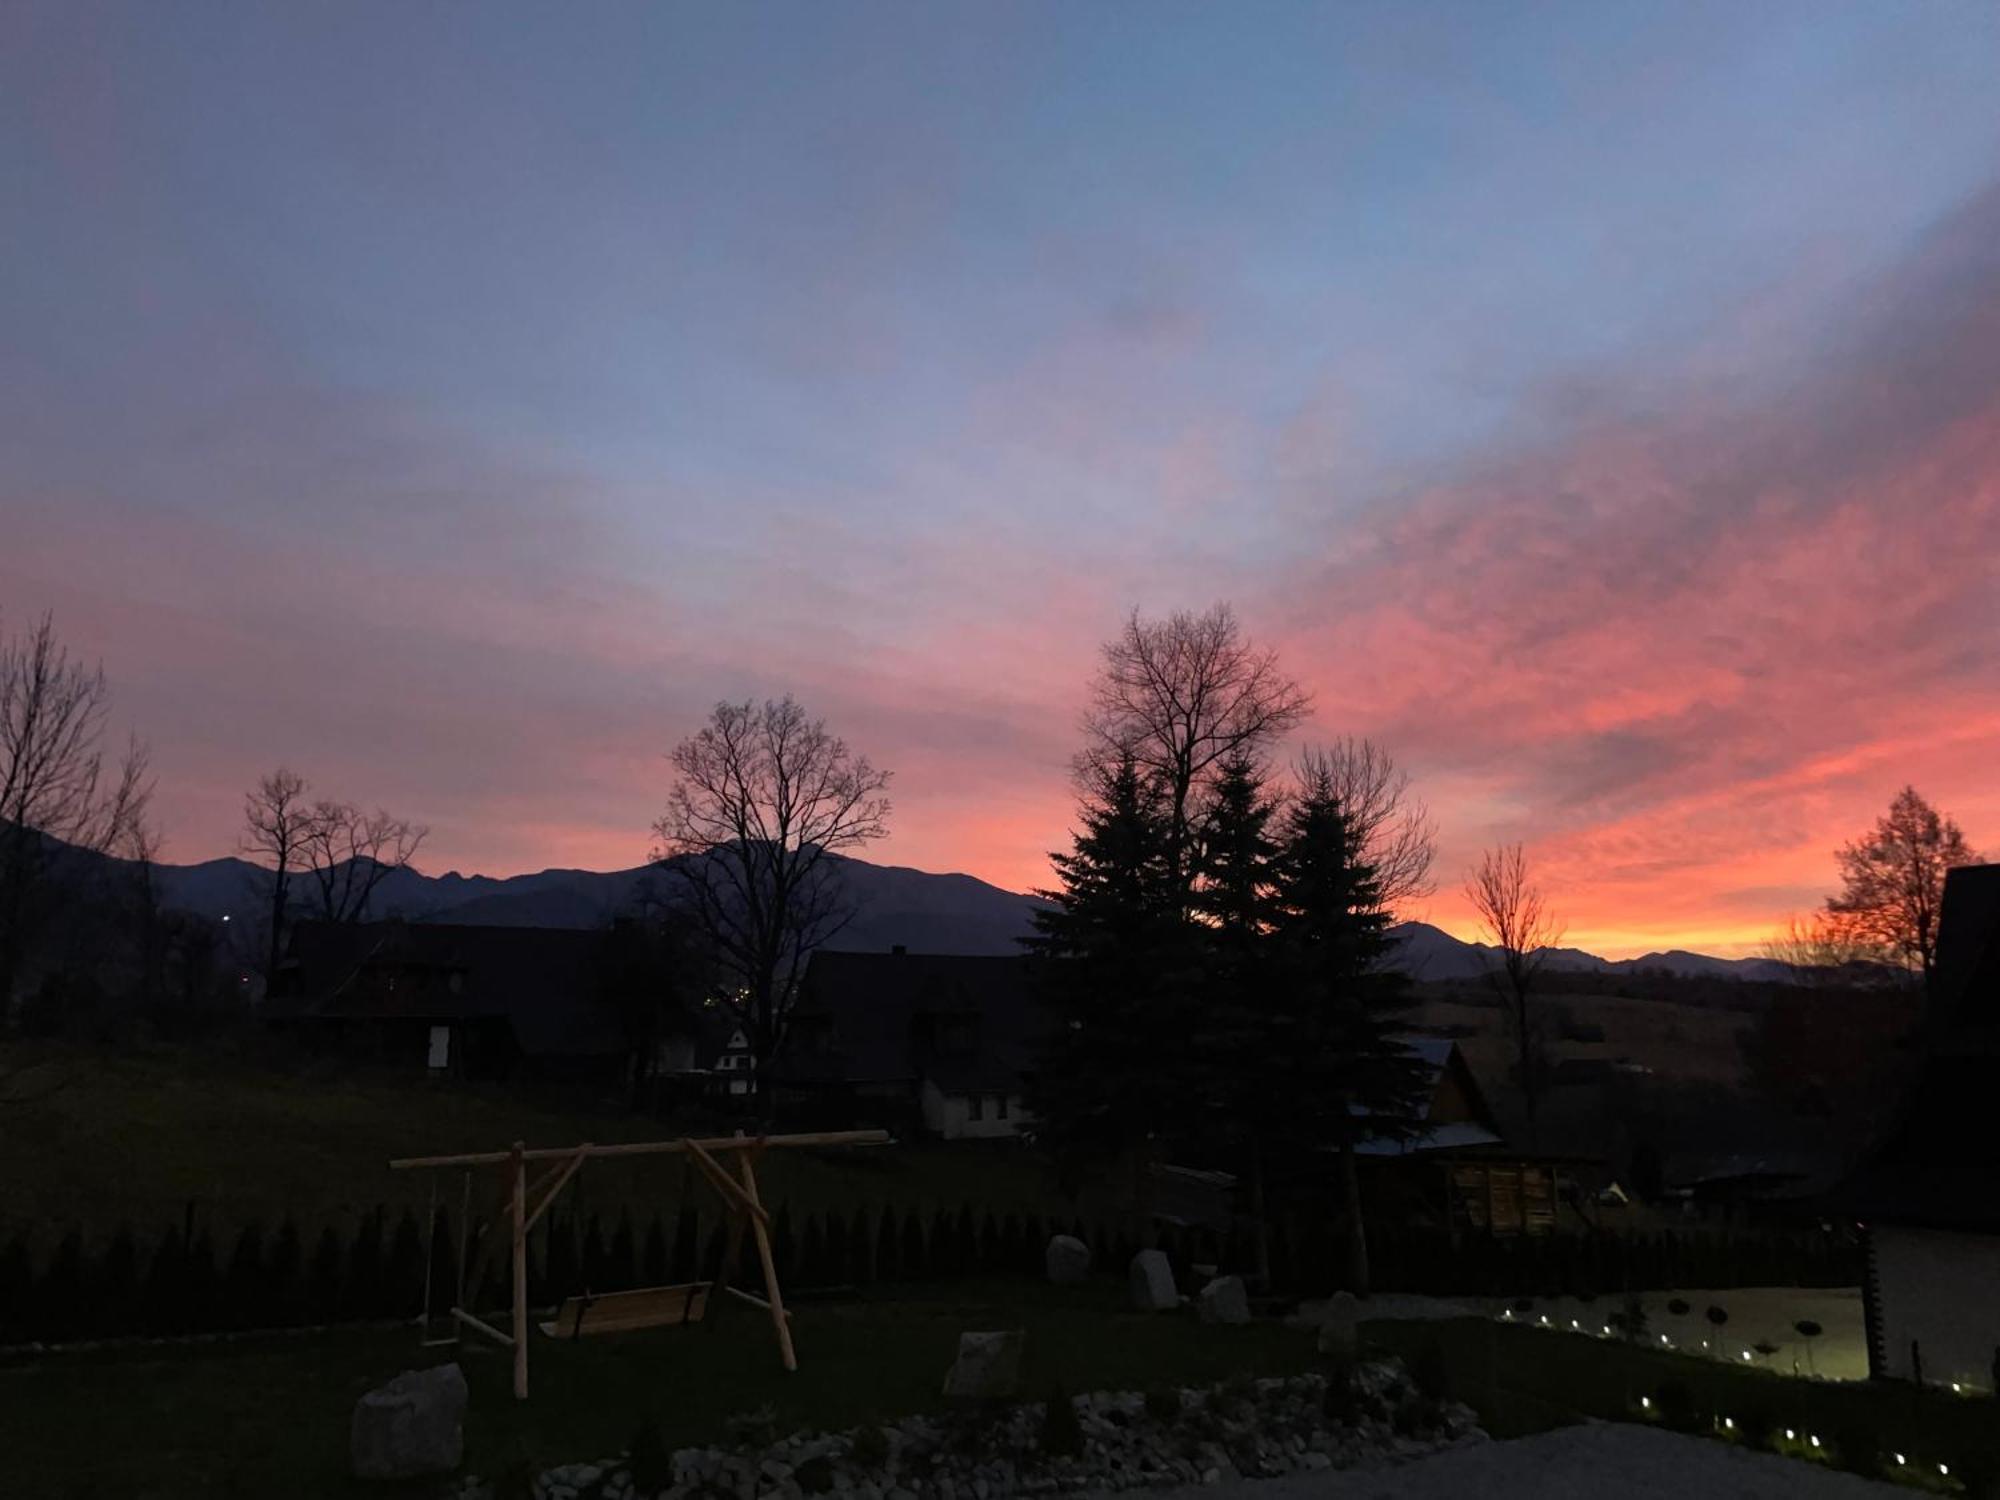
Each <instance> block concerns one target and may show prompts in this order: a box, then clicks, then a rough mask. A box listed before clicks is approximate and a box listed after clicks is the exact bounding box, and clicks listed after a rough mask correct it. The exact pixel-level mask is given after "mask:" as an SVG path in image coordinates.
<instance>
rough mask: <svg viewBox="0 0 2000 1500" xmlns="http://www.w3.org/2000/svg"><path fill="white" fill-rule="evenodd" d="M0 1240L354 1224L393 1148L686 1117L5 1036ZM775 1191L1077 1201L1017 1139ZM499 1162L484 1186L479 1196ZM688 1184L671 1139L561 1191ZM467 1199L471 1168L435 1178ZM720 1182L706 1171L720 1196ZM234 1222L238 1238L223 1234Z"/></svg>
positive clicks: (796, 1160) (391, 1199)
mask: <svg viewBox="0 0 2000 1500" xmlns="http://www.w3.org/2000/svg"><path fill="white" fill-rule="evenodd" d="M0 1079H4V1093H5V1095H7V1096H8V1102H7V1103H6V1104H5V1105H4V1111H5V1114H4V1123H5V1127H6V1128H5V1129H4V1130H0V1181H4V1182H5V1183H6V1184H7V1192H6V1193H5V1194H4V1195H0V1239H4V1238H6V1237H10V1236H12V1235H13V1234H15V1233H17V1232H23V1231H25V1232H26V1233H27V1234H28V1235H30V1236H31V1237H32V1239H33V1241H34V1243H35V1244H36V1245H37V1246H38V1247H39V1248H40V1249H42V1250H43V1251H45V1250H46V1248H47V1247H48V1246H49V1245H51V1244H52V1243H53V1242H54V1241H55V1240H56V1239H59V1238H60V1237H61V1236H62V1235H63V1234H64V1233H66V1232H68V1231H69V1230H71V1229H77V1230H80V1231H81V1232H82V1233H83V1234H84V1236H85V1237H86V1238H87V1239H89V1240H91V1241H97V1240H100V1239H103V1238H108V1237H109V1236H110V1235H111V1234H113V1233H114V1232H115V1231H116V1230H117V1228H118V1227H119V1225H120V1224H121V1223H124V1224H130V1225H131V1226H132V1228H133V1229H134V1230H135V1231H136V1232H137V1233H138V1234H139V1235H140V1236H141V1237H142V1239H149V1238H150V1236H152V1235H153V1234H155V1233H157V1232H158V1230H159V1229H160V1228H161V1227H162V1226H163V1225H166V1224H170V1223H171V1224H178V1223H179V1222H180V1221H181V1217H182V1214H183V1213H184V1212H185V1210H186V1206H187V1205H188V1204H190V1203H193V1204H194V1205H196V1212H197V1215H198V1216H199V1218H200V1220H201V1222H203V1223H205V1224H207V1225H209V1226H211V1227H212V1228H213V1229H214V1230H215V1231H216V1232H217V1233H218V1234H221V1235H229V1234H233V1233H234V1232H235V1231H236V1230H237V1229H238V1228H240V1227H241V1226H242V1225H243V1224H245V1223H247V1222H249V1221H251V1220H253V1219H254V1220H258V1221H260V1222H262V1223H263V1224H264V1225H265V1226H266V1228H267V1229H268V1228H270V1227H273V1226H275V1225H276V1224H277V1223H278V1222H279V1221H280V1220H281V1219H283V1218H284V1217H285V1216H286V1215H290V1216H291V1217H292V1218H294V1219H295V1220H296V1221H297V1222H298V1223H299V1225H300V1226H301V1228H302V1230H304V1231H306V1232H307V1235H308V1243H310V1237H311V1235H312V1234H313V1233H316V1232H317V1231H318V1230H319V1229H320V1228H323V1227H326V1226H329V1225H330V1226H332V1227H333V1228H335V1229H337V1230H339V1231H341V1232H342V1233H346V1232H349V1231H351V1229H352V1228H353V1226H354V1224H355V1223H356V1221H357V1220H358V1218H359V1217H360V1216H361V1215H362V1214H365V1213H366V1212H368V1211H369V1210H370V1209H371V1208H373V1207H374V1206H375V1205H377V1204H386V1205H388V1206H389V1207H390V1208H391V1210H392V1211H393V1210H399V1209H400V1208H401V1207H402V1206H404V1205H406V1204H407V1205H410V1206H413V1207H418V1208H421V1206H422V1204H423V1203H424V1202H426V1201H427V1199H428V1194H429V1192H430V1182H429V1180H428V1174H423V1173H411V1172H391V1171H389V1170H388V1167H387V1163H388V1161H389V1159H390V1158H391V1157H398V1156H418V1155H439V1154H444V1153H448V1152H456V1151H493V1150H505V1149H506V1148H507V1146H508V1145H509V1144H511V1143H512V1142H513V1141H515V1140H525V1141H527V1142H528V1144H530V1145H531V1146H557V1145H565V1144H575V1143H578V1142H581V1141H586V1140H589V1141H597V1142H611V1141H625V1140H655V1139H660V1138H663V1137H670V1136H672V1135H675V1134H677V1133H679V1132H677V1131H676V1130H675V1129H674V1128H673V1127H672V1126H670V1125H666V1124H663V1123H662V1122H660V1121H658V1120H653V1119H649V1118H646V1117H643V1116H635V1115H632V1114H630V1113H628V1112H624V1111H622V1110H619V1109H617V1108H615V1107H606V1108H604V1109H602V1110H591V1109H588V1108H579V1107H576V1106H575V1105H573V1104H569V1105H565V1104H562V1103H557V1102H539V1103H538V1102H536V1100H535V1098H534V1096H531V1095H529V1096H524V1095H522V1094H519V1093H513V1094H509V1093H506V1092H503V1091H500V1090H498V1089H493V1088H479V1087H473V1086H467V1085H461V1084H452V1085H449V1086H433V1085H431V1084H429V1083H427V1082H426V1081H425V1080H423V1079H416V1078H402V1079H387V1080H384V1079H375V1080H370V1079H357V1078H355V1077H354V1076H352V1075H351V1073H347V1072H344V1071H340V1070H334V1069H331V1068H327V1069H317V1070H316V1069H291V1070H277V1069H274V1068H271V1067H268V1066H259V1065H256V1064H253V1063H251V1062H248V1061H236V1060H232V1059H229V1058H227V1057H216V1056H213V1055H210V1054H206V1053H202V1052H198V1051H194V1050H189V1049H167V1048H161V1049H156V1050H153V1051H146V1052H135V1051H130V1050H126V1051H119V1052H110V1051H96V1050H91V1049H85V1048H78V1047H66V1046H55V1045H43V1044H33V1043H19V1042H13V1043H7V1044H4V1045H0ZM758 1177H759V1182H760V1185H761V1186H762V1188H763V1192H764V1197H765V1199H766V1201H767V1202H769V1203H771V1204H772V1205H773V1207H779V1206H783V1205H786V1204H789V1205H790V1206H791V1208H792V1211H793V1213H794V1215H795V1216H799V1215H803V1214H804V1213H806V1212H809V1211H812V1210H815V1209H822V1208H825V1207H828V1206H831V1205H840V1206H842V1207H844V1208H850V1209H851V1208H853V1207H856V1206H859V1205H864V1204H865V1205H868V1206H870V1207H879V1206H880V1205H881V1204H883V1203H885V1202H893V1203H895V1204H897V1205H899V1206H901V1207H904V1208H916V1207H920V1206H921V1207H922V1208H924V1209H926V1210H930V1209H934V1208H937V1207H950V1208H956V1207H957V1206H958V1205H959V1204H961V1203H963V1202H964V1201H966V1200H967V1199H972V1200H974V1201H976V1202H977V1203H978V1205H979V1207H980V1209H981V1211H982V1212H984V1211H986V1210H988V1209H990V1210H992V1211H993V1212H995V1213H997V1214H1005V1213H1007V1212H1008V1211H1010V1210H1017V1211H1021V1212H1028V1211H1038V1212H1049V1213H1056V1212H1067V1211H1068V1208H1069V1206H1068V1205H1067V1204H1066V1203H1065V1202H1063V1201H1062V1200H1061V1199H1060V1198H1059V1197H1058V1195H1057V1194H1056V1192H1055V1190H1054V1185H1053V1182H1052V1180H1051V1178H1050V1176H1049V1174H1048V1172H1047V1171H1046V1170H1045V1168H1044V1167H1043V1166H1042V1164H1041V1163H1040V1162H1039V1161H1038V1160H1037V1159H1036V1158H1034V1157H1033V1156H1032V1155H1030V1154H1029V1153H1028V1152H1026V1151H1024V1150H1019V1149H1014V1148H1012V1147H1011V1145H1010V1144H1009V1143H996V1144H995V1145H994V1146H992V1147H990V1148H989V1147H987V1146H984V1145H976V1146H971V1147H959V1148H952V1147H937V1146H924V1145H915V1144H912V1145H900V1146H894V1147H888V1148H874V1149H869V1150H856V1151H845V1152H827V1153H813V1154H808V1153H804V1152H774V1153H772V1155H771V1156H769V1157H767V1158H766V1160H765V1162H764V1163H763V1164H762V1165H760V1167H759V1171H758ZM498 1181H499V1179H498V1175H497V1174H489V1176H488V1177H487V1179H486V1180H483V1181H479V1182H476V1183H475V1185H474V1200H473V1201H474V1203H475V1204H476V1205H479V1211H481V1212H484V1211H486V1210H487V1209H488V1207H489V1206H490V1203H491V1201H492V1200H493V1199H494V1198H495V1197H496V1195H497V1193H498V1191H499V1188H498ZM684 1186H685V1182H684V1176H683V1164H682V1163H681V1162H680V1161H679V1160H678V1159H675V1158H658V1157H655V1158H638V1159H632V1160H624V1161H619V1160H613V1161H606V1162H596V1163H593V1164H592V1165H591V1166H590V1167H589V1168H588V1169H587V1170H586V1171H584V1172H583V1173H582V1174H581V1175H580V1177H579V1178H578V1180H577V1182H576V1184H575V1185H574V1186H572V1187H571V1188H570V1189H569V1191H568V1193H566V1195H565V1197H564V1207H565V1208H566V1209H567V1208H580V1209H581V1210H582V1211H584V1212H586V1213H588V1212H590V1211H592V1210H593V1209H601V1210H603V1211H604V1212H605V1216H606V1218H607V1221H608V1220H610V1219H612V1218H615V1217H616V1215H617V1212H618V1210H619V1209H620V1208H622V1207H625V1206H627V1205H630V1206H631V1207H632V1208H633V1209H634V1212H635V1216H639V1217H641V1222H643V1221H644V1219H643V1216H644V1215H646V1214H650V1213H652V1212H653V1211H655V1210H658V1211H660V1212H662V1213H664V1214H667V1215H668V1216H669V1222H671V1217H670V1216H671V1214H672V1211H673V1208H674V1206H675V1204H676V1203H677V1202H678V1200H679V1197H680V1195H681V1193H682V1191H683V1188H684ZM439 1190H440V1196H441V1199H442V1200H443V1201H444V1202H446V1203H447V1204H449V1205H450V1206H451V1207H452V1208H453V1210H454V1211H456V1208H457V1205H458V1201H459V1197H458V1195H459V1190H460V1179H459V1178H458V1176H456V1175H451V1176H449V1177H447V1178H445V1179H443V1180H441V1181H440V1183H439ZM705 1194H706V1190H705V1189H696V1195H697V1197H699V1198H701V1199H702V1200H703V1202H704V1203H705V1202H706V1197H705ZM226 1243H227V1241H226V1240H225V1244H226Z"/></svg>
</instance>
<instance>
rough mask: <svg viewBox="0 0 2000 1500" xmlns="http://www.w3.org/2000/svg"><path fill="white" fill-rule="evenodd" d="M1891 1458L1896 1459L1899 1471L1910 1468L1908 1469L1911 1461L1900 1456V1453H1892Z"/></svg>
mask: <svg viewBox="0 0 2000 1500" xmlns="http://www.w3.org/2000/svg"><path fill="white" fill-rule="evenodd" d="M1889 1456H1890V1457H1891V1458H1893V1459H1895V1460H1896V1467H1897V1468H1899V1469H1905V1468H1908V1467H1909V1464H1910V1461H1909V1460H1908V1459H1907V1458H1905V1457H1903V1455H1902V1454H1900V1453H1892V1454H1890V1455H1889Z"/></svg>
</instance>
